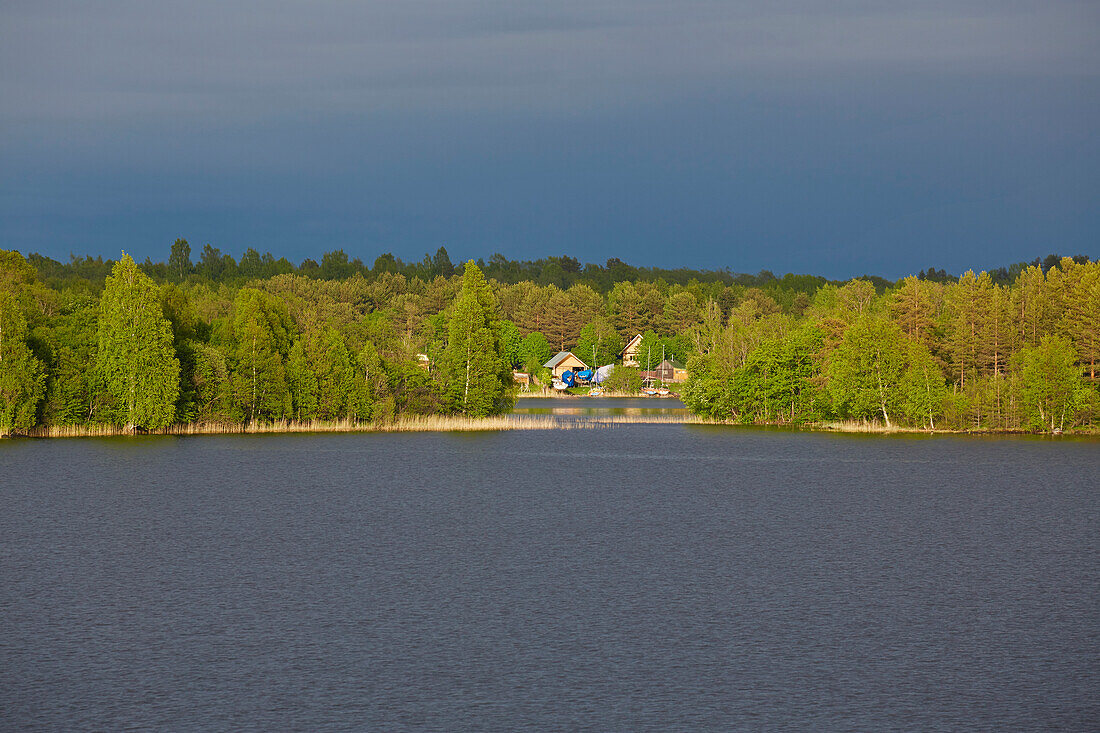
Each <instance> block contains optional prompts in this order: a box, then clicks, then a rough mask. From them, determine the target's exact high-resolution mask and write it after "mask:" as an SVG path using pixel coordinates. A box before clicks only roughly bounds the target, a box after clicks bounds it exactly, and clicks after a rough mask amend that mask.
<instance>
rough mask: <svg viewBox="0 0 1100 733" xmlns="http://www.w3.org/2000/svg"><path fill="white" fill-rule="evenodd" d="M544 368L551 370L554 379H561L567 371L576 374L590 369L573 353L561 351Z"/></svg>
mask: <svg viewBox="0 0 1100 733" xmlns="http://www.w3.org/2000/svg"><path fill="white" fill-rule="evenodd" d="M543 366H544V367H546V368H547V369H549V370H550V373H551V374H553V375H554V379H561V375H562V374H564V373H565V372H567V371H573V372H576V371H580V370H582V369H587V368H588V365H587V364H585V363H584V362H583V361H581V360H580V359H578V358H577V356H576V355H575V354H574V353H573V352H572V351H559V352H558V353H557V354H555V355H554V356H553V357H551V359H550V361H548V362H546V363H545V364H543Z"/></svg>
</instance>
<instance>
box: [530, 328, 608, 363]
mask: <svg viewBox="0 0 1100 733" xmlns="http://www.w3.org/2000/svg"><path fill="white" fill-rule="evenodd" d="M622 349H623V342H622V338H621V337H620V336H619V332H618V331H617V330H615V328H614V327H613V326H612V325H611V323H610V322H609V321H608V320H607V319H606V318H597V319H595V320H594V321H592V322H591V323H589V324H587V325H585V327H584V328H582V329H581V333H580V338H579V339H578V340H577V346H576V348H575V349H573V353H575V354H576V355H577V356H579V357H580V358H581V360H583V361H584V362H586V363H588V364H589V365H590V366H592V367H593V368H595V367H598V366H603V365H605V364H613V363H614V362H615V359H616V358H617V357H618V355H619V352H620V351H622ZM543 363H545V361H543Z"/></svg>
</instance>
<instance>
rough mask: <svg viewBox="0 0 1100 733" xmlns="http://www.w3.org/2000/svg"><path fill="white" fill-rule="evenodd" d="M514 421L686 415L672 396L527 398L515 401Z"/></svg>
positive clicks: (682, 405) (684, 410)
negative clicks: (541, 418)
mask: <svg viewBox="0 0 1100 733" xmlns="http://www.w3.org/2000/svg"><path fill="white" fill-rule="evenodd" d="M512 414H513V415H514V416H516V417H517V418H524V417H530V416H546V415H552V416H554V417H558V418H563V419H565V420H569V419H581V420H587V419H591V418H599V417H612V416H614V417H623V416H634V417H643V416H644V417H653V416H658V415H663V416H672V415H683V416H686V415H687V408H685V407H684V403H683V402H681V401H680V400H678V399H675V398H672V397H600V398H594V397H584V396H575V397H527V398H523V397H521V398H520V399H518V400H516V406H515V409H513V410H512Z"/></svg>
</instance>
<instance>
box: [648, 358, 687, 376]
mask: <svg viewBox="0 0 1100 733" xmlns="http://www.w3.org/2000/svg"><path fill="white" fill-rule="evenodd" d="M654 375H655V376H656V377H657V379H660V380H661V381H662V382H686V381H687V378H688V372H687V367H685V366H684V365H683V364H681V363H680V362H678V361H672V360H670V359H665V360H664V361H662V362H661V363H660V364H658V365H657V368H656V369H655V370H654Z"/></svg>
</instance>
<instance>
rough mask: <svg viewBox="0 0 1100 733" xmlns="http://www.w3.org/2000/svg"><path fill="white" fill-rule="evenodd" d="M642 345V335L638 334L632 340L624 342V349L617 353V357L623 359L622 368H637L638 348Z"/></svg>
mask: <svg viewBox="0 0 1100 733" xmlns="http://www.w3.org/2000/svg"><path fill="white" fill-rule="evenodd" d="M641 343H642V334H638V335H637V336H635V337H634V338H632V339H630V340H629V341H627V342H626V347H625V348H624V349H623V350H622V351H620V352H619V356H621V357H622V359H623V366H624V367H636V366H638V346H640V345H641Z"/></svg>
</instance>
